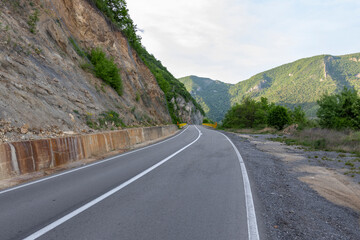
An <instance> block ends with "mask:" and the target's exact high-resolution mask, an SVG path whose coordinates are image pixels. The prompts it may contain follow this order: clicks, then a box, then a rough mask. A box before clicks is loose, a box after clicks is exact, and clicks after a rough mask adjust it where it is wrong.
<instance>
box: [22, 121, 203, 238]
mask: <svg viewBox="0 0 360 240" xmlns="http://www.w3.org/2000/svg"><path fill="white" fill-rule="evenodd" d="M195 128H196V129H197V130H198V131H199V135H198V137H197V138H196V139H195V140H194V141H193V142H191V143H189V144H188V145H186V146H185V147H183V148H181V149H180V150H178V151H176V152H175V153H173V154H171V155H170V156H168V157H167V158H165V159H163V160H161V161H160V162H158V163H157V164H155V165H153V166H152V167H150V168H148V169H146V170H145V171H143V172H141V173H139V174H138V175H136V176H135V177H133V178H131V179H129V180H127V181H126V182H124V183H122V184H120V185H119V186H117V187H116V188H114V189H112V190H110V191H109V192H107V193H105V194H103V195H101V196H100V197H98V198H96V199H94V200H92V201H91V202H89V203H87V204H85V205H83V206H82V207H80V208H78V209H76V210H74V211H73V212H71V213H69V214H67V215H65V216H64V217H62V218H60V219H58V220H56V221H55V222H53V223H51V224H49V225H47V226H46V227H44V228H42V229H40V230H39V231H37V232H35V233H33V234H31V235H30V236H28V237H26V238H24V240H32V239H36V238H39V237H41V236H42V235H44V234H46V233H47V232H49V231H51V230H52V229H54V228H56V227H57V226H59V225H60V224H62V223H64V222H66V221H68V220H69V219H71V218H73V217H75V216H76V215H78V214H80V213H81V212H83V211H85V210H87V209H88V208H90V207H92V206H94V205H95V204H97V203H98V202H101V201H102V200H104V199H105V198H107V197H109V196H111V195H113V194H114V193H116V192H118V191H120V190H121V189H122V188H124V187H126V186H127V185H129V184H130V183H132V182H134V181H136V180H137V179H139V178H141V177H142V176H144V175H145V174H147V173H149V172H151V171H152V170H154V169H155V168H157V167H159V166H160V165H162V164H164V163H165V162H167V161H168V160H170V159H171V158H172V157H174V156H175V155H177V154H179V153H180V152H182V151H184V150H185V149H186V148H188V147H190V146H191V145H193V144H194V143H195V142H197V141H198V140H199V138H200V137H201V131H200V130H199V129H198V128H197V127H196V126H195Z"/></svg>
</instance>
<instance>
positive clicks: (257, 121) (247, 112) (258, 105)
mask: <svg viewBox="0 0 360 240" xmlns="http://www.w3.org/2000/svg"><path fill="white" fill-rule="evenodd" d="M307 121H308V120H307V119H306V118H305V113H304V111H303V110H302V108H301V107H300V106H299V107H296V108H295V109H294V110H290V109H288V108H286V107H284V106H280V105H275V104H274V103H269V102H268V100H267V98H261V100H260V101H256V100H254V99H252V98H250V97H247V98H245V99H244V100H243V101H242V102H241V103H240V104H236V105H234V106H233V107H231V109H230V110H229V111H228V112H227V113H226V115H225V118H224V120H223V124H222V127H223V128H233V129H249V128H250V129H255V130H259V129H263V128H266V127H274V128H276V129H277V130H282V129H283V128H284V127H285V126H287V125H290V124H299V125H302V127H303V126H304V125H305V124H307Z"/></svg>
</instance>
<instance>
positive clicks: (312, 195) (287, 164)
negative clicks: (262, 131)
mask: <svg viewBox="0 0 360 240" xmlns="http://www.w3.org/2000/svg"><path fill="white" fill-rule="evenodd" d="M225 134H226V135H227V136H228V137H229V138H230V139H231V140H232V141H233V142H234V144H235V145H236V146H237V148H238V149H239V151H240V153H241V155H242V157H243V159H244V162H245V164H246V167H247V169H248V174H249V178H250V181H251V182H252V191H253V194H254V201H255V205H256V211H257V215H258V217H259V218H260V220H258V221H259V223H258V224H259V229H260V230H263V231H264V233H263V234H262V235H263V236H266V238H267V239H360V229H359V212H358V210H357V207H358V203H357V200H356V199H358V197H359V196H358V195H357V189H358V186H356V184H348V183H349V182H346V179H347V178H348V177H344V176H340V174H338V173H335V172H334V170H331V169H328V168H326V166H322V165H321V164H323V163H322V162H324V161H325V163H326V160H322V161H320V162H319V161H318V160H319V159H318V158H319V156H321V155H320V153H319V152H316V153H309V152H305V151H304V150H302V149H297V148H295V147H288V146H284V145H282V147H281V148H282V150H281V151H280V150H279V149H281V148H279V147H276V145H281V144H280V143H276V142H270V141H268V140H266V136H264V135H257V136H251V135H239V134H232V133H225ZM271 143H273V144H271ZM309 154H310V155H309ZM311 154H312V155H311ZM315 154H316V155H315ZM308 155H309V156H313V157H312V158H309V157H308ZM315 156H317V157H316V158H315ZM323 159H326V158H323ZM329 162H330V161H329ZM325 170H326V171H330V172H331V174H330V173H329V172H324V171H325ZM329 177H333V179H337V181H336V183H337V189H338V190H339V192H342V194H340V195H337V194H334V193H332V192H331V191H330V190H331V186H333V185H334V182H329V181H328V179H329ZM319 182H320V184H319ZM340 183H342V184H343V185H341V184H340ZM316 186H317V187H316ZM320 186H322V188H321V187H320ZM324 186H330V187H328V188H324ZM344 186H346V188H345V187H344ZM321 190H323V192H327V193H328V194H330V195H333V196H337V199H340V200H341V199H342V202H335V201H334V200H332V199H329V200H328V199H327V198H326V197H327V196H325V195H324V194H321ZM320 194H321V195H320ZM349 198H351V199H354V201H349ZM331 200H332V201H331Z"/></svg>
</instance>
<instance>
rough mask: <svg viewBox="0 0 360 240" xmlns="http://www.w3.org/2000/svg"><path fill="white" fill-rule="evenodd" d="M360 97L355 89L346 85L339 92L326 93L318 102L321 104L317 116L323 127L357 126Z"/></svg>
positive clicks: (342, 127)
mask: <svg viewBox="0 0 360 240" xmlns="http://www.w3.org/2000/svg"><path fill="white" fill-rule="evenodd" d="M358 100H359V97H358V95H357V92H356V91H355V90H354V89H348V88H346V87H344V89H343V90H342V92H340V93H338V94H333V95H328V94H324V95H323V96H322V97H321V98H320V100H318V104H319V106H320V108H319V110H318V112H317V116H318V118H319V119H320V121H319V124H320V126H321V127H323V128H335V129H344V128H357V129H359V126H358V123H357V120H356V119H358V117H359V111H358Z"/></svg>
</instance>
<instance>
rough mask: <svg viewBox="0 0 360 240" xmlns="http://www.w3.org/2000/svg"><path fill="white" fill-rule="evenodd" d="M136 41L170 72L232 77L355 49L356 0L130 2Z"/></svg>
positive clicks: (233, 79)
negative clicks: (138, 37)
mask: <svg viewBox="0 0 360 240" xmlns="http://www.w3.org/2000/svg"><path fill="white" fill-rule="evenodd" d="M128 7H129V10H130V15H131V17H132V18H133V20H134V22H135V23H136V24H137V25H138V27H139V28H140V29H143V30H145V32H144V33H143V34H142V37H143V40H142V42H143V45H144V46H145V47H146V48H147V49H148V51H149V52H151V53H153V54H154V55H155V56H156V57H157V58H158V59H159V60H161V61H162V63H163V64H164V65H165V66H166V67H167V68H168V69H169V70H170V71H171V72H172V73H173V74H174V75H175V76H176V77H181V76H186V75H190V74H194V75H199V76H205V77H210V78H214V79H219V80H222V81H226V82H233V83H235V82H238V81H240V80H244V79H246V78H249V77H250V76H252V75H255V74H257V73H259V72H261V71H264V70H267V69H269V68H272V67H275V66H278V65H281V64H284V63H287V62H289V61H294V60H296V59H298V58H302V57H310V56H313V55H317V54H323V53H329V54H345V53H351V52H359V51H360V41H358V39H359V38H360V31H359V30H360V29H359V28H360V24H359V21H358V20H357V15H358V12H359V10H360V3H359V2H358V1H355V0H329V1H322V0H242V1H238V0H223V1H215V0H196V1H193V0H191V1H190V0H182V1H178V0H153V1H146V0H129V1H128Z"/></svg>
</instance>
